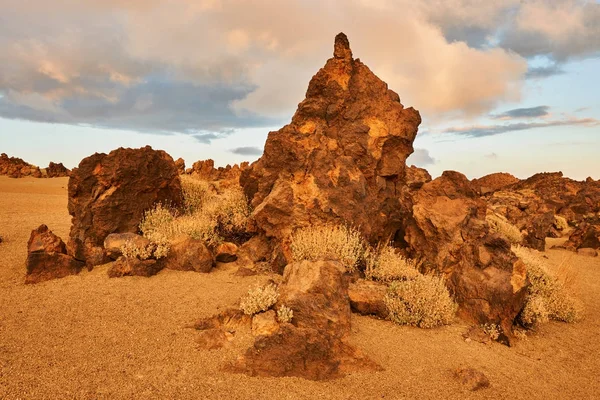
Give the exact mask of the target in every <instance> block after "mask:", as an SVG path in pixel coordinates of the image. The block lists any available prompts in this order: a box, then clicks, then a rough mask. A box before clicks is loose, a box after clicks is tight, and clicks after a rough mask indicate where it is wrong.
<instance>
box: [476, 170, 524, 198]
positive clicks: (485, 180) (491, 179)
mask: <svg viewBox="0 0 600 400" xmlns="http://www.w3.org/2000/svg"><path fill="white" fill-rule="evenodd" d="M517 182H520V179H519V178H517V177H514V176H513V175H511V174H508V173H506V172H497V173H494V174H489V175H485V176H482V177H481V178H478V179H473V180H472V181H471V183H472V184H473V186H474V187H475V190H477V191H478V192H479V193H480V194H482V195H483V194H488V193H493V192H496V191H498V190H501V189H504V188H505V187H507V186H510V185H514V184H515V183H517Z"/></svg>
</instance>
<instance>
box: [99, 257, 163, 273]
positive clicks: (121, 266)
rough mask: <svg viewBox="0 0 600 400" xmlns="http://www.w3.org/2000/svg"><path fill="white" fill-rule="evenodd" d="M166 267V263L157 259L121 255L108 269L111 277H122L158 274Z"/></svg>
mask: <svg viewBox="0 0 600 400" xmlns="http://www.w3.org/2000/svg"><path fill="white" fill-rule="evenodd" d="M163 268H164V264H163V263H162V262H160V261H157V260H152V259H148V260H140V259H138V258H135V257H123V256H121V257H119V258H118V259H117V261H115V262H114V263H113V264H112V265H111V266H110V268H109V269H108V277H109V278H120V277H122V276H145V277H150V276H153V275H156V274H157V273H159V272H160V270H161V269H163Z"/></svg>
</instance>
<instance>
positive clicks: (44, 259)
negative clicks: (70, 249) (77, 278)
mask: <svg viewBox="0 0 600 400" xmlns="http://www.w3.org/2000/svg"><path fill="white" fill-rule="evenodd" d="M82 268H83V263H82V262H79V261H77V260H75V259H74V258H72V257H71V256H68V255H67V247H66V246H65V243H64V242H63V241H62V239H61V238H59V237H58V236H56V235H55V234H54V233H52V231H51V230H50V229H48V227H47V226H46V225H40V226H39V227H38V228H37V229H34V230H33V231H31V236H30V237H29V241H28V242H27V276H26V279H25V283H38V282H42V281H47V280H50V279H56V278H63V277H65V276H67V275H74V274H78V273H79V272H80V271H81V269H82Z"/></svg>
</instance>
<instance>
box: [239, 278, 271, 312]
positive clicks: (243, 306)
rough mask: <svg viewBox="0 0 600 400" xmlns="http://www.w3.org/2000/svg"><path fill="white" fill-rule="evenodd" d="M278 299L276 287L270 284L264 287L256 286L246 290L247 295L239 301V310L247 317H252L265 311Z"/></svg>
mask: <svg viewBox="0 0 600 400" xmlns="http://www.w3.org/2000/svg"><path fill="white" fill-rule="evenodd" d="M278 298H279V293H278V292H277V286H276V285H275V284H274V283H270V284H268V285H266V286H257V287H255V288H252V289H250V290H248V293H247V294H246V295H245V296H244V297H242V299H241V300H240V310H242V311H243V312H244V314H247V315H254V314H257V313H259V312H261V311H267V310H268V309H269V308H271V307H272V306H273V305H274V304H275V303H276V302H277V299H278Z"/></svg>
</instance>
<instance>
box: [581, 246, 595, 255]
mask: <svg viewBox="0 0 600 400" xmlns="http://www.w3.org/2000/svg"><path fill="white" fill-rule="evenodd" d="M577 254H579V255H582V256H587V257H597V256H598V251H597V250H596V249H592V248H591V247H582V248H581V249H577Z"/></svg>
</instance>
